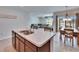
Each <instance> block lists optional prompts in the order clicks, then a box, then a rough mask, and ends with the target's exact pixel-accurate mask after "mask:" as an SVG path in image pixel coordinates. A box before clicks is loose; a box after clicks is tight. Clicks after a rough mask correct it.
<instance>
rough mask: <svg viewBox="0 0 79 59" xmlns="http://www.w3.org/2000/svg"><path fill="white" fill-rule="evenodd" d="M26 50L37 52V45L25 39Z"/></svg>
mask: <svg viewBox="0 0 79 59" xmlns="http://www.w3.org/2000/svg"><path fill="white" fill-rule="evenodd" d="M25 51H27V52H31V51H32V52H35V51H36V46H34V45H33V44H32V43H30V42H29V41H27V40H26V41H25Z"/></svg>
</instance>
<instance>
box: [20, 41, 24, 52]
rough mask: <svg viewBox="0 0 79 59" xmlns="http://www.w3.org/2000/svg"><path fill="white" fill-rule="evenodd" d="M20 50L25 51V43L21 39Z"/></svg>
mask: <svg viewBox="0 0 79 59" xmlns="http://www.w3.org/2000/svg"><path fill="white" fill-rule="evenodd" d="M19 51H20V52H24V43H23V42H22V41H20V40H19Z"/></svg>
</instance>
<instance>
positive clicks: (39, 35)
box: [13, 29, 56, 47]
mask: <svg viewBox="0 0 79 59" xmlns="http://www.w3.org/2000/svg"><path fill="white" fill-rule="evenodd" d="M21 30H25V29H21ZM21 30H20V29H19V30H13V31H15V32H16V33H17V34H19V35H20V36H22V37H23V38H25V39H27V40H28V41H29V42H31V43H32V44H34V45H35V46H37V47H41V46H43V45H44V44H45V43H47V42H48V41H49V40H50V38H53V37H54V36H55V35H56V33H55V32H49V31H44V29H37V30H34V33H33V34H29V35H24V34H23V33H20V32H19V31H21Z"/></svg>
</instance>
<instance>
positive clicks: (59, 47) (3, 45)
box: [0, 33, 79, 52]
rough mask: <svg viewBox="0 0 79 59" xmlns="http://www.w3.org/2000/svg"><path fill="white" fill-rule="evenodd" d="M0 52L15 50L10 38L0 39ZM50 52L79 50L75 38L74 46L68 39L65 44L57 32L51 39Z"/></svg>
mask: <svg viewBox="0 0 79 59" xmlns="http://www.w3.org/2000/svg"><path fill="white" fill-rule="evenodd" d="M0 52H16V50H15V49H14V48H13V47H12V40H11V38H9V39H4V40H0ZM51 52H79V47H78V45H77V39H76V38H74V46H73V47H72V46H71V44H70V41H69V40H68V41H66V44H64V42H63V40H62V41H60V39H59V33H57V34H56V36H55V37H54V40H51Z"/></svg>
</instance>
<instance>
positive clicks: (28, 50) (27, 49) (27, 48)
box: [25, 45, 34, 52]
mask: <svg viewBox="0 0 79 59" xmlns="http://www.w3.org/2000/svg"><path fill="white" fill-rule="evenodd" d="M25 52H34V50H32V49H31V48H30V47H29V46H28V45H25Z"/></svg>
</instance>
